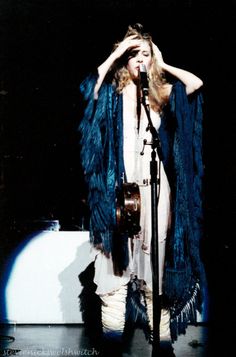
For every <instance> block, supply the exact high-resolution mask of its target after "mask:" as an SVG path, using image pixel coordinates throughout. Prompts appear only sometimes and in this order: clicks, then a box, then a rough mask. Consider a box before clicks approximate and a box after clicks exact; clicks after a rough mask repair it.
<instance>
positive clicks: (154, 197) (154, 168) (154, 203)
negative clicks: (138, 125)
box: [142, 92, 162, 357]
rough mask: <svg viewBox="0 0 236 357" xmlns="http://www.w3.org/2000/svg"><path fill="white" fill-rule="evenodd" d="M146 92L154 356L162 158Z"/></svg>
mask: <svg viewBox="0 0 236 357" xmlns="http://www.w3.org/2000/svg"><path fill="white" fill-rule="evenodd" d="M146 98H148V95H147V93H145V92H144V93H143V96H142V104H143V106H144V108H145V112H146V115H147V118H148V127H147V130H150V132H151V134H152V142H151V146H152V152H151V161H150V175H151V213H152V239H151V266H152V284H153V285H152V289H153V292H152V296H153V300H152V303H153V344H152V356H153V357H156V356H157V355H158V352H159V351H160V316H161V299H160V295H159V247H158V210H157V207H158V196H159V190H157V187H158V185H159V184H160V182H159V180H158V178H157V174H158V165H157V161H156V152H157V153H158V156H159V160H161V159H162V153H161V145H160V139H159V136H158V133H157V131H156V129H155V128H154V126H153V124H152V120H151V116H150V107H149V104H148V99H147V100H146Z"/></svg>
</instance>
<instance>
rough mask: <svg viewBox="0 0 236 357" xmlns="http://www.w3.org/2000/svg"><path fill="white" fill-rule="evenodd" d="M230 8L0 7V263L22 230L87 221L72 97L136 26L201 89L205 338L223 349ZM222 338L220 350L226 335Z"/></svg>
mask: <svg viewBox="0 0 236 357" xmlns="http://www.w3.org/2000/svg"><path fill="white" fill-rule="evenodd" d="M235 4H236V2H235V1H233V0H232V1H227V2H224V3H223V2H220V3H214V2H213V1H212V2H211V1H210V0H208V1H207V0H206V1H203V0H198V1H196V0H192V1H191V0H188V1H187V0H182V1H177V0H168V1H167V0H165V1H164V0H161V1H154V0H153V1H152V0H146V1H139V0H132V1H128V2H127V1H125V0H120V1H115V0H110V1H108V0H100V1H98V0H94V1H92V0H87V1H85V0H83V1H79V0H57V1H56V0H48V1H47V0H1V2H0V31H1V37H0V49H1V51H0V116H1V118H0V120H1V127H0V136H1V144H0V145H1V146H0V165H1V166H0V174H1V175H0V180H1V181H0V196H1V197H0V198H1V202H0V227H1V247H2V249H1V259H2V261H3V262H4V260H5V259H6V257H7V255H8V253H9V252H10V251H11V249H12V248H13V247H14V246H16V245H17V244H18V243H19V241H20V239H22V238H23V235H24V234H23V233H22V232H24V229H25V226H26V225H27V224H28V225H30V222H32V221H34V220H42V219H59V221H60V224H61V228H62V229H65V230H76V229H79V227H81V224H82V220H83V219H84V218H85V219H86V207H85V206H84V204H83V198H84V196H85V187H84V183H83V175H82V172H81V168H80V162H79V147H78V142H77V132H76V128H77V125H78V107H79V103H78V86H79V83H80V81H81V80H82V79H83V77H84V76H85V75H86V73H87V72H88V71H89V70H91V69H92V68H94V67H95V66H97V65H99V64H100V63H101V62H102V61H103V60H104V59H105V58H106V56H107V55H108V54H109V53H110V51H111V48H112V44H113V43H114V42H115V41H117V40H119V39H121V38H122V36H123V35H124V33H125V31H126V28H127V25H128V24H130V23H134V22H141V23H143V24H144V26H145V27H146V30H147V31H150V32H151V33H152V34H153V38H154V42H156V44H157V45H158V46H159V47H160V49H161V51H162V53H163V56H164V59H165V60H166V62H167V63H170V64H172V65H175V66H179V67H182V68H186V69H188V70H190V71H192V72H194V73H196V74H197V75H199V76H200V77H201V78H202V79H203V81H204V89H203V94H204V101H205V104H204V111H205V115H204V161H205V183H204V185H205V195H204V200H205V235H204V241H203V258H204V260H205V263H206V268H207V275H208V279H209V290H210V296H211V304H210V320H211V321H212V325H213V327H214V328H213V329H212V330H213V331H214V332H216V333H217V336H218V335H219V337H220V340H223V338H222V335H221V333H223V330H224V327H223V325H224V324H223V322H224V323H226V326H229V325H230V326H231V323H233V319H234V316H235V315H234V314H233V312H234V311H235V307H234V306H235V303H234V298H235V296H234V293H233V292H232V289H233V286H234V280H235V279H234V277H233V271H235V263H234V262H235V259H234V248H235V243H234V236H235V233H234V222H235V219H236V217H235V189H234V184H235V179H236V164H235V150H234V143H235V135H236V134H235V130H234V129H235V113H234V92H235V73H234V66H235V55H234V53H233V52H234V49H235V34H234V32H235V31H234V24H235V17H236V12H235V7H236V5H235ZM85 223H86V221H85ZM221 321H223V322H222V323H220V322H221ZM232 326H233V325H232ZM227 331H228V332H227V333H228V334H229V335H227V336H224V337H225V338H227V340H228V337H230V334H231V332H232V331H233V329H232V328H227ZM214 336H215V335H214ZM214 341H216V340H214Z"/></svg>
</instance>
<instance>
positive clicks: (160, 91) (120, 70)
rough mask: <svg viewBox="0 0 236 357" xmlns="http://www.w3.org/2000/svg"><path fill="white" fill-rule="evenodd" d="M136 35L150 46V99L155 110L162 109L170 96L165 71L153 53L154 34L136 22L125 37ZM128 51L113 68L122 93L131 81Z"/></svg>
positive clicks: (116, 83) (115, 80) (118, 90)
mask: <svg viewBox="0 0 236 357" xmlns="http://www.w3.org/2000/svg"><path fill="white" fill-rule="evenodd" d="M131 35H136V38H138V39H140V40H143V41H146V42H147V43H148V45H149V46H150V50H151V56H152V64H151V67H150V70H149V74H148V76H149V101H150V106H151V108H152V109H153V110H155V111H156V112H157V111H159V112H160V111H161V110H162V108H163V106H164V105H165V104H166V102H167V100H168V98H167V95H166V91H165V89H164V86H165V84H166V83H167V82H166V79H165V76H164V72H163V70H162V69H161V67H160V66H159V65H158V62H157V59H156V57H155V55H154V53H153V47H152V36H151V35H150V34H149V33H144V32H143V26H142V25H141V24H138V23H137V24H135V25H133V26H129V27H128V30H127V32H126V34H125V36H124V39H125V38H126V37H128V36H131ZM119 43H120V42H117V43H116V44H115V45H114V50H115V49H116V48H117V47H118V45H119ZM128 54H129V53H128V51H127V52H126V53H125V54H124V55H123V56H122V57H121V58H119V59H118V60H117V61H116V63H115V64H114V66H113V67H112V68H111V71H112V73H113V83H114V84H115V85H116V87H117V92H118V93H121V92H122V90H123V88H124V87H125V86H126V85H127V84H128V83H129V82H130V81H131V77H130V74H129V71H128V70H127V68H126V65H127V62H128Z"/></svg>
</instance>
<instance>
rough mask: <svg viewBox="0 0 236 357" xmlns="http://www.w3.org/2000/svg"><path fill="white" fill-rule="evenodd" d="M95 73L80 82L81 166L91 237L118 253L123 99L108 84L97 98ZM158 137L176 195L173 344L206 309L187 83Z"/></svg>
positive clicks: (198, 104) (170, 261) (195, 101)
mask: <svg viewBox="0 0 236 357" xmlns="http://www.w3.org/2000/svg"><path fill="white" fill-rule="evenodd" d="M96 80H97V74H91V75H90V76H88V77H87V78H86V79H85V80H84V81H83V82H82V84H81V86H80V91H81V94H82V96H83V101H84V104H85V110H84V115H83V118H82V120H81V122H80V125H79V132H80V135H81V139H80V144H81V161H82V166H83V169H84V173H85V180H86V182H87V185H88V204H89V207H90V213H91V216H90V239H91V242H92V243H93V244H95V245H96V244H99V243H102V244H103V247H104V250H105V251H106V252H108V253H110V252H111V253H112V256H113V261H115V258H116V257H114V256H115V254H116V249H117V234H116V232H115V224H116V216H115V209H116V207H115V199H116V187H117V186H118V187H119V186H120V185H121V182H122V180H121V178H122V177H123V174H124V161H123V101H122V95H119V94H117V93H116V90H115V88H114V87H113V86H112V85H111V84H109V83H105V82H104V83H103V85H102V86H101V88H100V90H99V96H98V99H97V100H94V86H95V83H96ZM159 135H160V139H161V144H162V152H163V164H164V167H165V171H166V174H167V177H168V180H169V183H170V187H171V192H172V213H173V214H172V228H171V231H170V235H169V238H168V241H167V253H166V266H165V275H164V287H163V291H164V296H165V297H166V301H167V304H168V307H169V308H170V313H171V335H172V340H175V339H177V335H178V334H180V333H184V332H185V329H186V326H187V323H188V322H191V323H194V322H196V311H197V310H199V311H200V308H201V301H202V292H203V289H202V284H203V283H205V278H204V269H203V266H202V262H201V258H200V248H199V244H200V239H201V236H202V177H203V163H202V96H201V94H200V93H198V92H196V93H194V94H192V95H190V96H187V95H186V92H185V86H184V85H183V84H182V83H181V82H176V83H175V84H174V85H173V88H172V92H171V95H170V100H169V104H168V105H167V107H166V108H165V110H164V112H163V115H162V119H161V127H160V129H159ZM118 239H119V246H120V248H119V249H118V251H117V255H118V257H119V270H120V271H122V270H124V269H125V268H126V267H127V265H128V252H127V241H128V237H127V236H122V237H118Z"/></svg>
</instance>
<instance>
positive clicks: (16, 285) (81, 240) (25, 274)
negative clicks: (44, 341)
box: [5, 230, 91, 324]
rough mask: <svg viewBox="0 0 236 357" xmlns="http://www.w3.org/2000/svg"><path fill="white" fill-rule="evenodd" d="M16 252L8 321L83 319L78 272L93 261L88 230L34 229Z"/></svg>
mask: <svg viewBox="0 0 236 357" xmlns="http://www.w3.org/2000/svg"><path fill="white" fill-rule="evenodd" d="M13 255H14V259H11V268H10V271H9V272H8V279H7V283H6V286H5V304H6V315H7V318H6V322H8V323H16V324H17V323H20V324H22V323H23V324H40V323H49V324H50V323H52V324H57V323H62V324H67V323H82V322H83V321H82V316H81V312H80V301H79V295H80V293H81V290H82V286H81V283H80V280H79V278H78V276H79V274H80V273H81V272H83V271H84V270H85V269H86V268H87V267H88V265H89V264H90V263H91V260H90V243H89V232H87V231H53V230H52V231H38V232H34V233H33V234H30V235H29V236H28V237H26V239H25V241H24V242H23V244H21V246H20V247H18V249H17V252H14V254H13ZM8 268H9V267H8Z"/></svg>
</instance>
